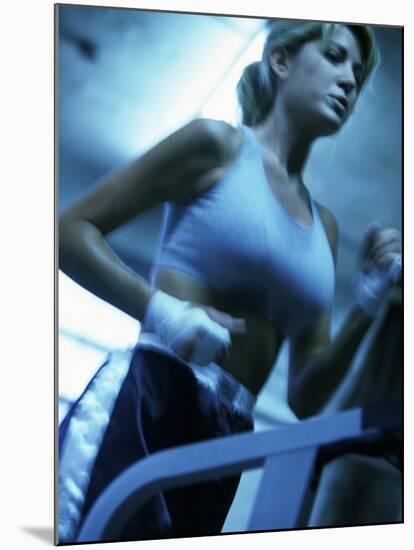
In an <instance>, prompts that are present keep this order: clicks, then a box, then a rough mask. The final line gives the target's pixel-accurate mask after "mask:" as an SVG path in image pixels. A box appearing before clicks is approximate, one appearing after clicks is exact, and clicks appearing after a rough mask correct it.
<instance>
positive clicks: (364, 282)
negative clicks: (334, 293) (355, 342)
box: [355, 223, 401, 316]
mask: <svg viewBox="0 0 414 550" xmlns="http://www.w3.org/2000/svg"><path fill="white" fill-rule="evenodd" d="M359 262H360V272H359V273H358V275H357V278H356V284H355V299H356V302H357V304H358V305H359V306H360V307H361V308H362V309H364V310H365V311H366V312H367V313H368V314H369V315H372V316H373V315H375V314H376V313H377V312H378V310H379V309H380V307H381V305H382V304H383V302H384V300H385V297H386V296H387V294H388V291H389V289H390V287H391V286H392V285H393V284H398V283H400V282H401V236H400V232H399V231H398V230H397V229H394V228H388V229H381V228H380V226H379V225H378V224H377V223H371V224H370V225H369V227H368V230H367V232H366V233H365V236H364V238H363V241H362V245H361V251H360V255H359Z"/></svg>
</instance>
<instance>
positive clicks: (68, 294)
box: [59, 272, 140, 349]
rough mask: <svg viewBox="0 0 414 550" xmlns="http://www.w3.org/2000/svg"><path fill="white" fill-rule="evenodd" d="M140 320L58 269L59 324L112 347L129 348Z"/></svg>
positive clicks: (136, 335) (104, 345)
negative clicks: (99, 296) (89, 290)
mask: <svg viewBox="0 0 414 550" xmlns="http://www.w3.org/2000/svg"><path fill="white" fill-rule="evenodd" d="M139 327H140V325H139V323H138V321H136V320H135V319H133V318H132V317H130V316H129V315H127V314H126V313H124V312H122V311H120V310H119V309H117V308H115V307H113V306H111V305H110V304H108V303H107V302H105V301H104V300H101V299H99V298H97V297H96V296H95V295H93V294H92V293H90V292H88V291H87V290H85V289H84V288H82V287H81V286H80V285H78V284H76V283H75V282H74V281H73V280H72V279H70V278H69V277H67V276H66V275H65V274H64V273H62V272H59V328H62V329H66V330H67V331H69V332H71V333H73V334H78V335H80V336H83V337H85V338H87V339H89V340H91V341H92V342H96V343H97V344H99V345H101V346H103V347H106V348H109V349H114V348H118V349H119V348H121V349H122V348H128V347H131V346H134V345H135V344H136V342H137V339H138V334H139Z"/></svg>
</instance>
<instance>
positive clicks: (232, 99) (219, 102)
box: [200, 30, 267, 124]
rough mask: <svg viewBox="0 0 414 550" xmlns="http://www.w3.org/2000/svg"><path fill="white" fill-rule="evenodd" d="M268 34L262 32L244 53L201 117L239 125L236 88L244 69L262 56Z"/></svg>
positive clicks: (201, 113)
mask: <svg viewBox="0 0 414 550" xmlns="http://www.w3.org/2000/svg"><path fill="white" fill-rule="evenodd" d="M266 36H267V32H266V31H265V30H262V31H260V32H259V33H258V34H257V35H256V36H255V38H254V39H253V40H252V42H251V43H250V44H249V46H248V47H247V48H246V50H245V51H244V52H243V53H242V55H241V56H240V57H239V59H238V60H237V61H236V63H235V64H234V65H233V66H232V68H231V69H230V71H229V72H228V73H227V75H226V76H225V77H224V79H223V80H222V81H221V82H220V84H219V86H217V88H216V89H215V90H214V91H213V92H212V94H211V95H210V96H209V97H208V99H207V101H206V102H205V103H204V105H203V106H202V108H201V111H200V116H202V117H205V118H213V119H217V120H225V121H226V122H229V123H230V124H239V122H240V120H239V118H240V116H239V110H238V104H237V96H236V86H237V83H238V81H239V79H240V77H241V74H242V72H243V69H244V68H245V67H246V65H249V63H252V62H253V61H259V60H260V59H261V56H262V50H263V46H264V42H265V40H266Z"/></svg>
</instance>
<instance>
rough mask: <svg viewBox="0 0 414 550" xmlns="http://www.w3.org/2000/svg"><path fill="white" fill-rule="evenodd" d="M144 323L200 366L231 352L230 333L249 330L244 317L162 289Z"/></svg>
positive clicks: (218, 361)
mask: <svg viewBox="0 0 414 550" xmlns="http://www.w3.org/2000/svg"><path fill="white" fill-rule="evenodd" d="M144 325H145V330H150V331H153V332H155V333H157V334H158V336H159V337H160V339H161V340H162V342H164V343H165V344H167V345H168V346H169V347H171V349H172V351H174V352H175V353H176V354H177V355H178V356H179V357H180V358H181V359H183V360H184V361H189V362H192V363H195V364H197V365H200V366H205V365H209V364H210V363H212V362H215V363H220V362H221V361H223V360H224V359H225V358H226V356H227V355H228V353H229V348H230V345H231V334H240V333H243V332H245V330H246V327H245V322H244V320H243V319H235V318H234V317H232V316H231V315H228V314H227V313H224V312H222V311H219V310H217V309H214V308H212V307H201V306H196V305H193V304H191V303H190V302H186V301H183V300H179V299H177V298H175V297H174V296H171V295H169V294H166V293H164V292H162V291H160V290H158V291H157V292H155V294H154V295H153V296H152V298H151V300H150V302H149V304H148V307H147V311H146V314H145V320H144Z"/></svg>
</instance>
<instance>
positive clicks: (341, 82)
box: [338, 64, 357, 95]
mask: <svg viewBox="0 0 414 550" xmlns="http://www.w3.org/2000/svg"><path fill="white" fill-rule="evenodd" d="M356 85H357V82H356V78H355V74H354V70H353V67H352V65H350V64H346V65H344V66H343V69H342V71H341V74H340V75H339V78H338V86H339V87H340V88H342V89H343V90H344V92H345V94H346V95H349V94H350V93H351V92H352V91H353V90H354V89H355V88H356Z"/></svg>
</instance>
